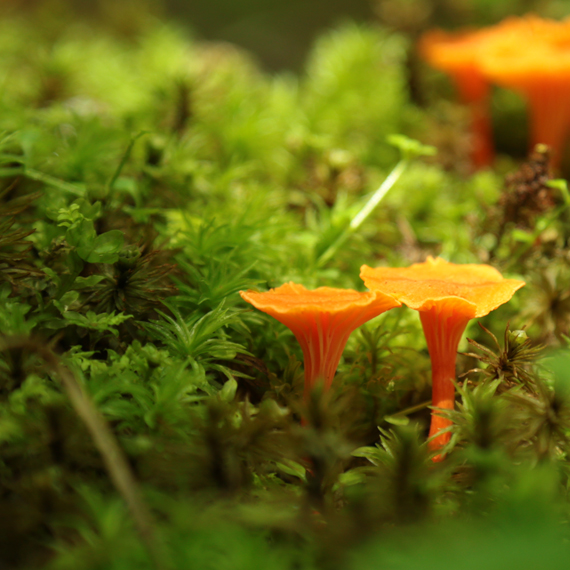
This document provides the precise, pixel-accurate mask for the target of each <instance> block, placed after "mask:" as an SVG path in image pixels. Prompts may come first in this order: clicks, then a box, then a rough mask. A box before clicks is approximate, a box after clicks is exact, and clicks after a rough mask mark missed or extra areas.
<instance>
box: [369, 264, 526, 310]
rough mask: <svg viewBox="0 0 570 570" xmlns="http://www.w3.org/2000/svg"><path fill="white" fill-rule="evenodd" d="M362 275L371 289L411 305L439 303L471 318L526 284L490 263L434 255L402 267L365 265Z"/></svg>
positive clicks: (419, 307)
mask: <svg viewBox="0 0 570 570" xmlns="http://www.w3.org/2000/svg"><path fill="white" fill-rule="evenodd" d="M360 277H361V278H362V279H363V280H364V284H365V285H366V286H367V287H368V288H369V289H371V290H372V291H376V292H382V293H385V294H388V295H392V296H393V297H395V298H396V299H398V300H399V301H402V302H403V303H405V304H406V305H407V306H408V307H410V308H411V309H416V310H418V311H428V310H430V309H432V308H434V307H438V308H441V309H444V310H445V311H446V312H448V311H453V312H458V313H460V314H463V315H465V317H467V318H470V319H471V318H476V317H483V316H485V315H486V314H488V313H490V312H491V311H492V310H493V309H496V308H497V307H499V306H500V305H502V304H503V303H506V302H507V301H508V300H509V299H510V298H511V297H512V296H513V295H514V293H515V291H517V290H518V289H520V288H521V287H523V286H524V285H525V282H524V281H519V280H517V279H504V278H503V276H502V275H501V274H500V273H499V272H498V271H497V270H496V269H494V268H493V267H491V266H490V265H478V264H454V263H449V262H447V261H445V260H444V259H441V258H439V257H438V258H435V259H434V258H433V257H431V256H430V257H428V258H427V260H426V261H425V262H423V263H414V264H413V265H411V266H409V267H402V268H392V267H377V268H375V269H373V268H371V267H368V266H367V265H363V266H362V267H361V269H360Z"/></svg>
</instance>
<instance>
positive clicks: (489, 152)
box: [418, 30, 495, 168]
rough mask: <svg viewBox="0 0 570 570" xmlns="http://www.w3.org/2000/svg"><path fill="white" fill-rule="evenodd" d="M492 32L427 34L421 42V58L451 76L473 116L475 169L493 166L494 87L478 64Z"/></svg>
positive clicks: (472, 131)
mask: <svg viewBox="0 0 570 570" xmlns="http://www.w3.org/2000/svg"><path fill="white" fill-rule="evenodd" d="M490 34H491V32H490V31H488V30H479V31H466V32H455V33H454V32H444V31H442V30H432V31H429V32H426V33H425V34H424V35H423V36H422V37H421V38H420V41H419V44H418V50H419V53H420V55H421V56H422V57H423V58H424V59H425V60H426V61H427V62H428V63H429V64H430V65H431V66H432V67H434V68H435V69H438V70H439V71H443V72H444V73H446V74H447V75H449V76H450V77H451V79H452V81H453V83H454V85H455V88H456V89H457V92H458V95H459V99H460V101H461V102H462V103H464V104H465V105H467V106H468V107H469V109H470V112H471V138H472V140H471V146H472V151H471V161H472V162H473V166H474V167H475V168H483V167H485V166H489V165H490V164H492V162H493V158H494V155H495V153H494V149H493V133H492V126H491V118H490V112H489V108H488V107H489V90H490V84H489V82H488V80H487V78H486V77H485V76H484V75H483V73H482V71H481V69H480V64H479V60H478V56H479V53H480V51H481V48H482V45H483V44H484V43H485V41H486V40H487V39H488V37H489V35H490Z"/></svg>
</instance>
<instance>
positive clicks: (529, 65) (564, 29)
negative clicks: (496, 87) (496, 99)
mask: <svg viewBox="0 0 570 570" xmlns="http://www.w3.org/2000/svg"><path fill="white" fill-rule="evenodd" d="M494 30H495V31H494V33H493V34H492V35H491V36H490V37H489V38H488V40H487V41H486V42H485V43H484V45H483V46H482V51H481V53H480V55H479V60H480V65H481V69H482V70H483V72H484V74H485V75H486V76H488V77H489V78H490V79H492V80H493V81H496V82H497V83H499V84H500V85H505V86H508V87H514V88H518V89H521V90H524V89H526V88H527V87H528V86H529V85H531V84H533V83H536V82H537V79H538V78H539V77H540V78H551V79H554V78H560V77H561V76H564V75H566V74H568V72H569V71H570V19H567V20H565V21H563V22H557V21H554V20H544V19H541V18H538V17H536V16H525V17H524V18H516V17H513V18H508V19H506V20H505V21H503V22H502V23H501V24H499V25H497V26H496V27H495V29H494Z"/></svg>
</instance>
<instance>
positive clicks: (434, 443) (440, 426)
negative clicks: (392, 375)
mask: <svg viewBox="0 0 570 570" xmlns="http://www.w3.org/2000/svg"><path fill="white" fill-rule="evenodd" d="M360 277H361V278H362V279H363V280H364V283H365V285H366V286H367V287H368V288H369V289H371V290H372V291H375V292H379V293H384V294H386V295H391V296H393V297H395V298H396V299H398V300H399V301H402V302H403V303H405V304H406V305H407V306H408V307H410V308H411V309H415V310H417V311H419V313H420V319H421V322H422V327H423V330H424V334H425V337H426V343H427V346H428V351H429V355H430V359H431V369H432V404H433V406H434V407H435V408H443V409H446V410H452V409H453V407H454V402H455V386H454V384H453V380H454V379H455V359H456V354H457V347H458V345H459V341H460V340H461V335H462V334H463V332H464V330H465V327H466V326H467V323H468V322H469V321H470V320H471V319H473V318H478V317H483V316H485V315H487V314H488V313H490V312H491V311H492V310H494V309H496V308H497V307H498V306H500V305H502V304H503V303H506V302H507V301H508V300H509V299H510V298H511V297H512V296H513V295H514V293H515V291H517V290H518V289H520V288H521V287H522V286H523V285H524V284H525V283H524V281H518V280H516V279H504V278H503V277H502V275H501V274H500V273H499V272H498V271H497V270H496V269H494V268H493V267H491V266H489V265H475V264H465V265H456V264H453V263H448V262H447V261H445V260H443V259H441V258H436V259H434V258H432V257H428V258H427V260H426V261H425V262H424V263H415V264H414V265H411V266H410V267H405V268H385V267H378V268H376V269H372V268H371V267H368V266H366V265H363V266H362V268H361V273H360ZM450 425H451V421H450V420H449V419H448V418H445V417H444V416H442V415H440V414H439V413H438V411H437V409H434V410H433V411H432V416H431V426H430V431H429V435H430V441H429V445H430V448H431V449H433V450H438V449H441V448H442V447H443V446H444V445H445V444H446V443H447V442H448V441H449V439H450V437H451V434H450V433H449V431H447V432H444V433H442V431H443V430H445V429H446V428H448V427H449V426H450ZM441 459H443V455H442V454H438V455H437V456H436V457H435V458H434V461H440V460H441Z"/></svg>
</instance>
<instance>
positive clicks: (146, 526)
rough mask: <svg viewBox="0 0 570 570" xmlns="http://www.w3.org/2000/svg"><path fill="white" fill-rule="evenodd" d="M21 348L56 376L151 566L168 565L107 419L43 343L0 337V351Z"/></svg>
mask: <svg viewBox="0 0 570 570" xmlns="http://www.w3.org/2000/svg"><path fill="white" fill-rule="evenodd" d="M22 349H24V350H28V351H30V352H32V353H35V354H36V355H37V356H39V357H40V358H41V359H42V360H43V361H44V362H45V364H46V366H47V368H48V369H49V370H50V371H51V372H53V373H54V374H55V375H56V376H57V377H58V378H59V380H60V382H61V385H62V387H63V389H64V391H65V393H66V394H67V396H68V398H69V401H70V403H71V405H72V407H73V409H74V410H75V412H76V413H77V415H78V416H79V418H80V419H81V420H82V421H83V423H84V424H85V426H86V428H87V430H88V431H89V433H90V434H91V437H92V438H93V443H94V444H95V446H96V448H97V449H98V451H99V453H100V454H101V457H102V459H103V462H104V464H105V466H106V468H107V471H108V472H109V476H110V477H111V480H112V482H113V484H114V486H115V488H116V489H117V491H118V492H119V494H120V495H121V496H122V497H123V499H124V500H125V502H126V503H127V506H128V508H129V511H130V513H131V516H132V518H133V522H134V524H135V527H136V529H137V532H138V534H139V536H140V538H141V540H142V542H143V544H144V545H145V547H146V549H147V551H148V554H149V556H150V558H151V560H152V562H153V564H154V567H155V568H156V569H157V570H167V569H168V568H169V567H170V565H169V564H168V563H167V561H166V552H165V550H164V546H163V545H162V544H161V542H160V540H159V538H158V536H157V535H156V532H155V527H154V522H153V519H152V515H151V513H150V511H149V510H148V508H147V506H146V504H145V502H144V500H143V497H142V493H141V491H140V488H139V486H138V483H137V481H136V480H135V477H134V475H133V473H132V470H131V468H130V466H129V463H128V461H127V458H126V457H125V454H124V453H123V450H122V449H121V447H120V446H119V444H118V442H117V440H116V438H115V436H114V435H113V432H112V431H111V429H110V428H109V426H108V424H107V422H106V421H105V420H104V418H103V417H102V416H101V414H100V413H99V411H98V410H97V408H96V407H95V406H94V405H93V403H92V402H91V400H90V399H89V397H88V396H87V394H86V393H85V392H84V391H83V389H82V388H81V385H80V384H79V383H78V382H77V380H76V379H75V376H74V375H73V373H72V372H71V371H70V370H69V369H68V368H67V367H66V366H65V365H63V364H62V362H61V359H60V358H59V357H58V356H56V355H55V354H54V353H53V352H52V351H51V350H50V349H49V348H47V347H46V346H44V345H43V343H41V342H35V341H34V340H33V339H28V338H3V339H0V351H6V350H10V351H12V350H22Z"/></svg>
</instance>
